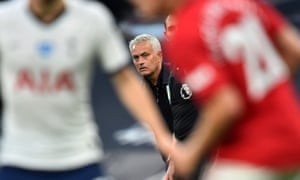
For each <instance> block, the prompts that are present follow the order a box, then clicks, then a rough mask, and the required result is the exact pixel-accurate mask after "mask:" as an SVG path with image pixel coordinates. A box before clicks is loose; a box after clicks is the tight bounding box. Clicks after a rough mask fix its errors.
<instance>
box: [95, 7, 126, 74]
mask: <svg viewBox="0 0 300 180" xmlns="http://www.w3.org/2000/svg"><path fill="white" fill-rule="evenodd" d="M99 7H100V8H99V9H98V11H99V12H98V19H97V20H96V21H95V26H97V28H96V29H97V30H98V31H97V32H96V34H97V35H98V36H99V38H97V41H98V42H97V43H96V44H97V48H96V50H97V55H98V57H99V60H100V64H101V65H102V68H103V70H104V71H105V72H106V73H109V74H111V73H114V72H117V71H118V70H120V69H121V68H123V67H124V66H127V65H128V64H129V63H130V61H129V59H130V58H129V54H128V53H129V52H128V50H127V46H126V45H125V40H124V38H123V37H122V35H121V32H120V31H119V29H118V28H117V25H116V23H115V20H114V18H113V16H112V14H111V12H110V11H109V10H108V9H107V8H106V7H104V5H101V6H99Z"/></svg>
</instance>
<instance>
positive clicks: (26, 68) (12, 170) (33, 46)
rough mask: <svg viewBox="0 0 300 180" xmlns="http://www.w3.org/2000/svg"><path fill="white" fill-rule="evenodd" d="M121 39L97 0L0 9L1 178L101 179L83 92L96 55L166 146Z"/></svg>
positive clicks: (44, 0)
mask: <svg viewBox="0 0 300 180" xmlns="http://www.w3.org/2000/svg"><path fill="white" fill-rule="evenodd" d="M122 40H123V39H122V37H121V36H120V34H119V32H118V31H117V27H116V26H115V24H114V21H113V19H112V16H111V14H110V12H108V10H107V9H106V8H105V7H104V6H103V5H101V4H98V3H93V2H85V1H75V0H74V1H73V0H69V1H63V0H50V1H49V0H29V1H23V0H22V1H14V2H11V3H9V4H6V5H5V7H3V9H1V14H0V44H1V45H0V51H1V87H2V93H3V99H4V126H3V138H2V144H1V145H2V150H1V158H0V159H1V165H2V168H1V170H0V179H1V180H21V179H22V180H24V179H28V180H47V179H49V180H50V179H51V180H54V179H55V180H95V179H105V178H104V173H103V171H102V169H101V167H99V163H100V162H101V159H102V158H103V151H102V148H101V142H100V139H99V137H98V130H97V126H96V124H95V122H94V121H93V117H92V113H91V105H90V96H89V93H90V75H91V69H92V66H93V60H94V58H95V57H97V58H98V59H99V63H100V64H101V66H102V68H103V70H104V71H105V72H106V73H108V74H110V75H111V80H112V83H113V85H114V86H115V89H116V91H117V93H118V95H119V96H120V98H121V100H123V102H124V103H125V105H126V106H127V107H128V108H129V110H131V112H132V113H133V115H134V116H135V117H136V118H137V119H139V120H141V121H142V122H143V123H145V124H147V125H148V127H149V128H150V129H153V130H155V131H156V130H158V131H156V132H155V133H154V134H155V135H156V137H159V139H160V140H161V141H158V142H160V143H161V144H163V145H165V147H166V149H160V150H161V151H162V152H166V151H168V149H167V148H169V147H170V146H171V138H170V137H169V136H168V133H167V130H166V128H165V127H164V126H163V125H162V123H161V122H162V119H161V117H160V116H159V112H158V110H157V109H155V103H154V102H153V100H152V98H151V97H150V93H149V92H148V91H147V90H146V89H144V87H142V86H141V85H140V82H139V80H138V78H137V77H136V75H135V72H134V70H133V68H130V61H129V59H130V58H129V53H128V51H127V48H126V46H125V44H124V42H122ZM99 83H101V82H99ZM132 95H134V96H135V98H132ZM140 107H143V108H142V109H141V108H140ZM160 147H164V146H160ZM166 153H168V152H166Z"/></svg>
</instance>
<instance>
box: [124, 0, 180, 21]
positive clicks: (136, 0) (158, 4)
mask: <svg viewBox="0 0 300 180" xmlns="http://www.w3.org/2000/svg"><path fill="white" fill-rule="evenodd" d="M129 1H130V2H131V3H132V4H133V6H134V7H135V8H136V9H137V10H138V11H140V12H141V13H143V14H144V15H145V16H149V17H152V16H157V15H167V14H169V13H170V11H172V10H173V9H172V8H173V7H172V6H171V5H172V2H173V1H175V0H129Z"/></svg>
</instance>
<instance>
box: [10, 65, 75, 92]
mask: <svg viewBox="0 0 300 180" xmlns="http://www.w3.org/2000/svg"><path fill="white" fill-rule="evenodd" d="M74 88H75V87H74V79H73V75H72V73H71V72H69V71H61V72H59V73H55V74H51V73H50V72H49V71H48V70H43V71H40V72H39V73H33V72H32V71H31V70H28V69H22V70H20V71H19V72H18V74H17V76H16V81H15V91H17V92H20V91H23V90H28V91H32V92H36V93H42V94H44V93H46V94H47V93H56V92H61V91H70V92H71V91H74Z"/></svg>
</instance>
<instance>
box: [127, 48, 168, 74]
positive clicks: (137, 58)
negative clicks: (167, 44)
mask: <svg viewBox="0 0 300 180" xmlns="http://www.w3.org/2000/svg"><path fill="white" fill-rule="evenodd" d="M131 56H132V58H133V63H134V66H135V68H136V70H137V71H138V72H139V73H140V74H141V75H142V76H145V77H148V78H151V77H152V76H153V75H156V74H159V73H158V71H160V68H161V63H162V52H161V51H159V52H155V51H154V50H153V48H152V46H151V44H150V43H149V42H141V43H138V44H136V45H135V46H133V48H132V51H131Z"/></svg>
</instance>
